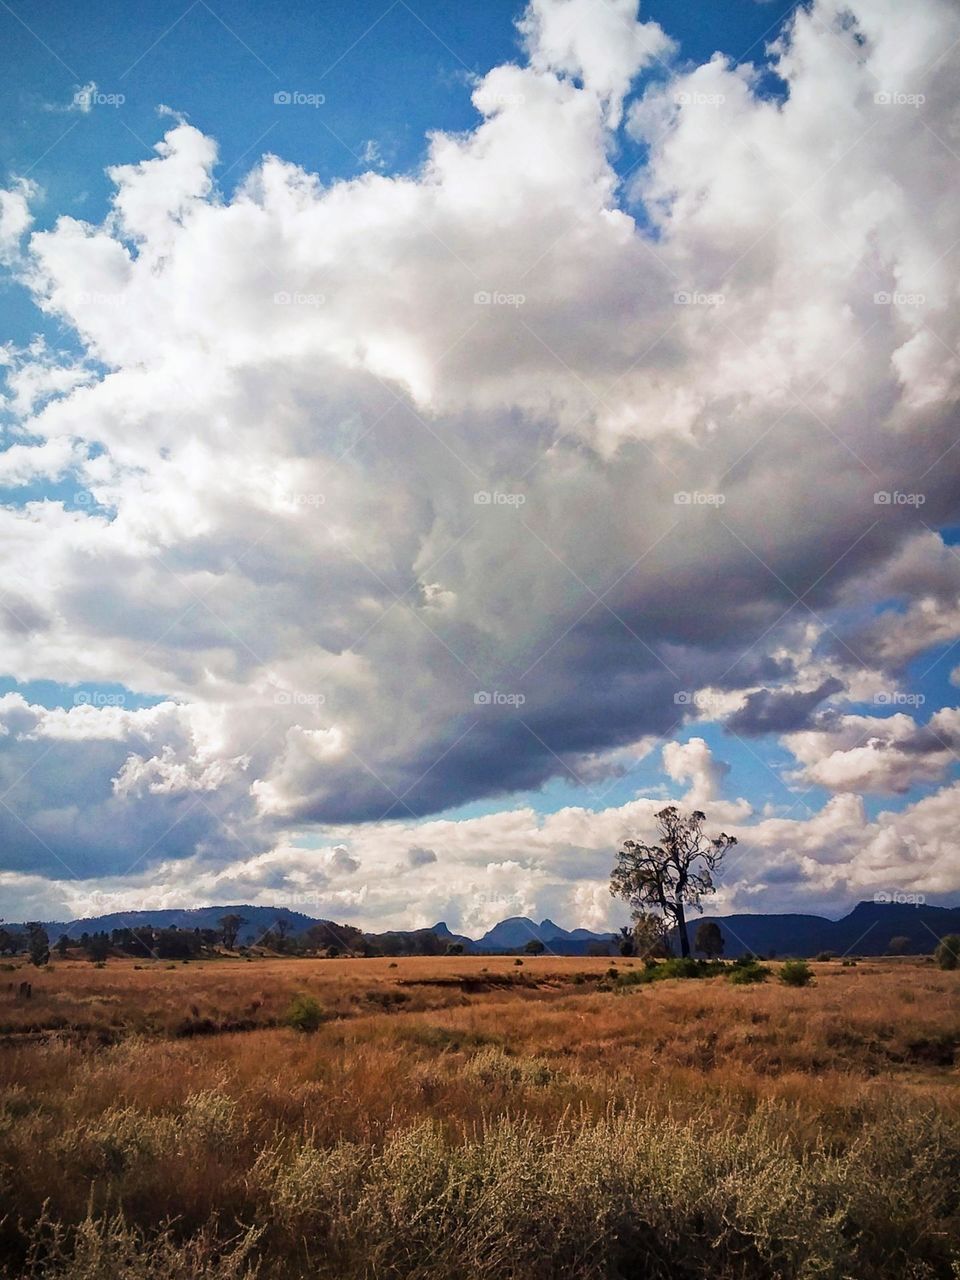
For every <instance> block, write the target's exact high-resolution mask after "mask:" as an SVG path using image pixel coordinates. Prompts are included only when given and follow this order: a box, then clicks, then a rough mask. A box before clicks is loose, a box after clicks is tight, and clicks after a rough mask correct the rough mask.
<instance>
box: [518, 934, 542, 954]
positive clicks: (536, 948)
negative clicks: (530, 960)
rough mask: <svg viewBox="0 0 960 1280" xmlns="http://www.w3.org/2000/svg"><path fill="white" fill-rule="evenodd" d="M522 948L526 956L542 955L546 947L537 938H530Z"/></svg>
mask: <svg viewBox="0 0 960 1280" xmlns="http://www.w3.org/2000/svg"><path fill="white" fill-rule="evenodd" d="M523 949H524V951H525V952H526V953H527V955H528V956H542V955H543V953H544V952H545V951H546V949H547V948H546V947H545V946H544V944H543V943H542V942H541V941H540V939H539V938H531V939H530V941H529V942H528V943H527V945H526V946H525V947H524V948H523Z"/></svg>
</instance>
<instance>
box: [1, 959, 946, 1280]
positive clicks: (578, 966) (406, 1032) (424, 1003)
mask: <svg viewBox="0 0 960 1280" xmlns="http://www.w3.org/2000/svg"><path fill="white" fill-rule="evenodd" d="M636 967H642V962H640V961H629V960H628V961H620V962H619V963H618V964H617V965H611V964H610V961H609V960H591V959H587V960H584V959H580V958H563V959H558V958H554V957H549V956H544V957H538V958H528V959H527V961H526V962H525V964H524V966H523V967H522V968H514V964H513V959H512V958H511V957H503V958H493V957H484V958H478V957H459V956H458V957H439V958H421V957H411V958H405V959H400V960H398V961H393V962H391V961H388V960H386V959H383V960H381V959H377V960H342V961H337V960H334V961H295V960H256V961H252V962H250V963H246V962H244V961H239V960H238V961H234V960H221V961H210V962H200V963H191V964H189V965H186V966H184V965H177V966H176V968H175V969H169V968H167V967H165V966H164V965H162V964H161V965H157V966H155V967H153V968H147V967H143V968H134V966H133V964H132V963H127V962H114V961H110V962H109V963H108V965H107V966H106V967H105V968H103V969H97V968H95V967H94V966H92V965H90V964H89V963H82V962H72V961H64V962H60V963H57V964H55V965H53V966H51V967H50V968H49V969H47V970H44V971H42V972H37V971H34V974H35V976H34V977H33V995H32V997H31V998H30V1000H21V999H19V998H18V996H17V991H16V988H17V987H18V985H19V979H20V977H21V976H22V975H21V974H20V973H15V972H8V973H7V974H6V975H4V976H6V977H8V978H9V980H10V982H11V989H10V990H8V991H7V992H6V993H4V992H3V988H2V987H0V1001H2V1023H3V1030H2V1036H3V1047H2V1048H0V1088H2V1094H0V1195H2V1198H3V1201H4V1203H5V1205H6V1206H7V1217H6V1219H5V1221H4V1223H3V1225H2V1228H0V1248H2V1251H3V1256H4V1257H5V1258H6V1259H8V1260H9V1267H10V1269H9V1274H10V1275H21V1274H33V1275H37V1276H39V1275H49V1276H55V1275H62V1276H68V1275H69V1276H75V1275H76V1276H81V1277H83V1276H87V1275H89V1276H90V1277H91V1278H92V1277H93V1276H97V1277H98V1280H99V1277H112V1276H116V1277H118V1280H119V1277H121V1276H122V1277H125V1278H127V1277H139V1276H141V1275H142V1276H144V1277H146V1276H151V1277H154V1276H156V1277H163V1276H170V1277H173V1276H178V1277H180V1276H183V1277H184V1278H186V1277H188V1276H194V1275H209V1276H211V1277H213V1276H216V1277H221V1278H222V1277H227V1276H237V1277H239V1276H242V1275H246V1274H247V1273H248V1272H249V1273H250V1274H253V1273H254V1272H255V1271H256V1272H257V1273H258V1274H259V1275H260V1276H261V1277H262V1278H263V1280H266V1278H267V1277H299V1276H307V1275H309V1276H327V1277H334V1276H336V1277H340V1276H342V1277H354V1276H356V1277H360V1276H364V1277H367V1276H369V1277H374V1276H397V1277H400V1276H410V1277H412V1276H418V1277H421V1276H422V1277H426V1276H428V1275H429V1276H437V1277H450V1278H451V1280H452V1278H453V1277H458V1278H459V1277H464V1280H466V1277H468V1276H469V1277H490V1278H491V1280H493V1277H497V1280H500V1278H501V1277H506V1278H507V1280H510V1278H511V1277H512V1278H514V1280H521V1277H523V1278H525V1277H548V1276H549V1277H560V1276H564V1277H566V1276H570V1277H579V1276H584V1277H586V1276H590V1277H606V1276H610V1277H616V1276H628V1275H629V1276H636V1277H641V1276H651V1277H659V1276H681V1277H683V1276H690V1277H693V1276H697V1277H724V1278H725V1280H726V1278H727V1277H729V1278H730V1280H733V1278H734V1277H742V1278H744V1280H746V1278H748V1277H750V1278H752V1277H757V1278H758V1280H759V1277H771V1276H773V1277H777V1276H781V1277H784V1278H786V1277H801V1276H804V1277H805V1276H810V1277H813V1276H817V1277H831V1278H832V1277H835V1278H836V1280H842V1278H844V1277H847V1276H853V1275H855V1276H857V1277H858V1280H871V1277H880V1276H890V1277H893V1276H897V1277H900V1276H905V1277H907V1276H910V1277H916V1278H917V1280H919V1278H920V1277H939V1276H943V1277H945V1278H946V1277H950V1276H951V1275H952V1274H953V1272H952V1270H951V1267H952V1266H956V1265H960V1238H958V1236H960V1208H958V1202H957V1185H958V1175H960V1098H958V1092H957V1089H956V1084H957V1080H958V1075H957V1064H958V1062H960V1057H958V1053H960V1002H958V996H960V974H958V973H954V972H941V971H940V970H938V969H936V968H934V967H932V966H925V965H923V964H922V963H920V962H914V961H903V960H900V961H898V960H891V961H868V962H861V963H860V964H859V965H857V966H856V967H849V968H844V967H841V965H840V964H838V963H823V964H815V965H814V966H812V967H813V969H814V971H815V976H816V985H815V986H813V987H806V988H798V989H792V988H789V987H786V986H783V985H782V984H780V983H775V982H768V983H767V984H765V985H757V986H745V987H735V986H732V985H730V984H729V983H728V982H727V981H726V980H725V979H724V978H723V977H719V978H711V979H701V980H697V981H690V980H687V981H683V980H675V981H674V980H672V981H666V982H658V983H653V984H650V985H648V986H640V987H631V988H626V987H619V986H618V983H617V979H616V977H615V976H613V974H615V973H620V974H623V973H627V972H629V971H630V970H631V969H634V968H636ZM774 967H776V966H774ZM297 993H307V994H308V995H309V996H311V997H313V998H314V999H315V1000H316V1001H317V1002H318V1003H319V1005H320V1007H321V1010H322V1021H321V1025H320V1027H319V1029H318V1030H317V1031H316V1032H315V1033H314V1034H301V1033H298V1032H297V1031H295V1030H293V1029H291V1028H290V1027H288V1026H285V1025H281V1024H282V1022H283V1019H284V1017H285V1016H286V1012H287V1010H288V1008H289V1006H290V1002H291V999H292V998H293V996H294V995H296V994H297ZM222 1027H226V1028H234V1029H233V1030H226V1031H222V1030H221V1031H218V1030H217V1029H218V1028H222ZM78 1028H79V1029H82V1034H78V1031H77V1029H78ZM203 1033H206V1034H203ZM45 1206H46V1208H45ZM138 1268H139V1269H138Z"/></svg>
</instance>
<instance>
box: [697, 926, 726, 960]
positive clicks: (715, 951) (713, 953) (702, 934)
mask: <svg viewBox="0 0 960 1280" xmlns="http://www.w3.org/2000/svg"><path fill="white" fill-rule="evenodd" d="M693 949H694V951H702V952H703V954H704V955H705V956H706V957H707V959H708V960H716V959H717V957H718V956H722V955H723V933H722V931H721V929H720V926H719V925H718V924H717V923H716V922H715V921H713V920H704V921H703V923H702V924H701V925H700V926H699V927H698V929H697V933H696V937H695V938H694V940H693Z"/></svg>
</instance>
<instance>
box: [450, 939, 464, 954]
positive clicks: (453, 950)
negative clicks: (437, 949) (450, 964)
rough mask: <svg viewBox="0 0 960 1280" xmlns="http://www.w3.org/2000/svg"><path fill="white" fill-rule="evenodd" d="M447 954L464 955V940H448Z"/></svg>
mask: <svg viewBox="0 0 960 1280" xmlns="http://www.w3.org/2000/svg"><path fill="white" fill-rule="evenodd" d="M447 955H448V956H462V955H463V943H462V942H448V943H447Z"/></svg>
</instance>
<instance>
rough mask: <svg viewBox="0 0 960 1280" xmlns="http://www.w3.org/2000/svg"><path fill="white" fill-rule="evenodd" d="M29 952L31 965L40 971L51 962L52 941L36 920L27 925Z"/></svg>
mask: <svg viewBox="0 0 960 1280" xmlns="http://www.w3.org/2000/svg"><path fill="white" fill-rule="evenodd" d="M27 952H28V954H29V956H30V963H31V964H32V965H36V967H37V968H38V969H40V968H42V967H43V965H45V964H47V963H48V962H49V960H50V939H49V937H48V936H47V931H46V929H44V927H43V925H42V924H40V923H39V922H38V921H36V920H31V921H30V923H29V924H28V925H27Z"/></svg>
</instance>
